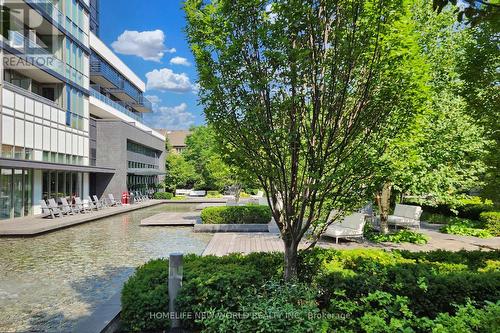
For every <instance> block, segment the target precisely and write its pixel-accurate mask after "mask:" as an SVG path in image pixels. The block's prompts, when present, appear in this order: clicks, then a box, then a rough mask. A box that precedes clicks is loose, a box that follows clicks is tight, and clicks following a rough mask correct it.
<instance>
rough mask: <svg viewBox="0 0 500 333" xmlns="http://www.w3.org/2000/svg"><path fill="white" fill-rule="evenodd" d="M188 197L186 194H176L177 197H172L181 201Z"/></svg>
mask: <svg viewBox="0 0 500 333" xmlns="http://www.w3.org/2000/svg"><path fill="white" fill-rule="evenodd" d="M186 199H187V197H186V196H185V195H176V196H175V197H173V198H172V200H177V201H181V200H186Z"/></svg>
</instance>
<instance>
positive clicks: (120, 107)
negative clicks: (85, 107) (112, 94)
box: [90, 88, 143, 123]
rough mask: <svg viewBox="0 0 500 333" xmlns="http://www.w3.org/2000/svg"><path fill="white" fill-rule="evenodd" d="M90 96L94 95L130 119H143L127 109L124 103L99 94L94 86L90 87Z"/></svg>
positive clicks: (141, 120) (139, 120) (140, 120)
mask: <svg viewBox="0 0 500 333" xmlns="http://www.w3.org/2000/svg"><path fill="white" fill-rule="evenodd" d="M90 96H92V97H95V98H97V99H98V100H100V101H101V102H103V103H105V104H107V105H109V106H111V107H112V108H114V109H116V110H118V111H120V112H121V113H123V114H125V115H127V116H129V117H131V118H132V119H134V120H136V121H138V122H140V123H142V122H143V119H142V117H141V116H140V115H138V114H136V113H134V112H132V111H130V110H129V109H127V108H126V107H125V106H124V105H122V104H120V103H118V102H115V101H113V100H112V99H111V98H109V97H107V96H104V95H103V94H101V93H100V92H99V91H97V90H95V89H94V88H90Z"/></svg>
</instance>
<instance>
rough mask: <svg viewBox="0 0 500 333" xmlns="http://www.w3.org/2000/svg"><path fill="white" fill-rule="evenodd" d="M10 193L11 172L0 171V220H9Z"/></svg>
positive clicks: (8, 170) (9, 170) (6, 170)
mask: <svg viewBox="0 0 500 333" xmlns="http://www.w3.org/2000/svg"><path fill="white" fill-rule="evenodd" d="M11 192H12V170H11V169H2V170H1V171H0V219H8V218H10V206H11V204H10V201H11V200H10V199H11Z"/></svg>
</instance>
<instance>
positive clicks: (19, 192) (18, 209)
mask: <svg viewBox="0 0 500 333" xmlns="http://www.w3.org/2000/svg"><path fill="white" fill-rule="evenodd" d="M12 185H13V191H12V198H13V203H14V205H13V206H14V207H13V208H14V217H20V216H23V212H24V207H23V199H24V195H23V170H22V169H14V175H13V182H12Z"/></svg>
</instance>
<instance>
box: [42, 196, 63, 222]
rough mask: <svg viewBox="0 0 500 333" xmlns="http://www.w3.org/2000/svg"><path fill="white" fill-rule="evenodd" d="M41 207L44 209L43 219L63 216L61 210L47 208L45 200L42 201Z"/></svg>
mask: <svg viewBox="0 0 500 333" xmlns="http://www.w3.org/2000/svg"><path fill="white" fill-rule="evenodd" d="M40 207H41V208H42V217H47V216H50V217H52V218H55V216H56V215H59V217H62V216H63V215H62V212H61V210H60V209H59V208H51V207H49V206H47V203H46V202H45V200H40Z"/></svg>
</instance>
